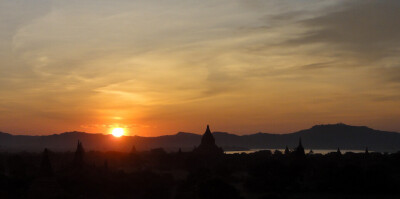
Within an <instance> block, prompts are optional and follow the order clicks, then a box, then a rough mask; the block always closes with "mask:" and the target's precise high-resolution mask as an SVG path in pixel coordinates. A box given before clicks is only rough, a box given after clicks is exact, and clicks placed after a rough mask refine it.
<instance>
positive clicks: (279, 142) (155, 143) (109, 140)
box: [0, 123, 400, 152]
mask: <svg viewBox="0 0 400 199" xmlns="http://www.w3.org/2000/svg"><path fill="white" fill-rule="evenodd" d="M213 135H214V137H215V140H216V144H217V145H219V146H221V147H222V148H224V149H225V150H232V149H237V150H244V149H277V148H285V146H288V147H289V148H294V147H296V146H297V145H298V143H299V139H300V138H301V140H302V143H303V146H304V147H305V148H306V149H336V148H340V149H348V150H364V149H365V148H366V147H368V148H369V150H372V151H381V152H396V151H399V150H400V133H397V132H388V131H380V130H374V129H371V128H368V127H365V126H350V125H346V124H341V123H340V124H326V125H316V126H313V127H312V128H310V129H305V130H301V131H297V132H294V133H289V134H271V133H256V134H250V135H235V134H230V133H226V132H213ZM78 140H80V141H81V142H82V143H83V146H84V147H85V149H86V150H99V151H130V150H131V149H132V147H133V146H135V148H136V149H137V150H139V151H140V150H150V149H153V148H164V149H166V150H167V151H176V150H178V148H182V150H183V151H191V150H192V149H193V148H194V147H196V146H198V145H199V143H200V140H201V135H198V134H193V133H185V132H179V133H177V134H174V135H164V136H159V137H141V136H123V137H120V138H116V137H114V136H112V135H104V134H91V133H84V132H66V133H61V134H54V135H45V136H32V135H11V134H8V133H1V132H0V151H41V150H43V149H44V148H49V149H50V150H53V151H73V150H74V149H75V147H76V144H77V142H78Z"/></svg>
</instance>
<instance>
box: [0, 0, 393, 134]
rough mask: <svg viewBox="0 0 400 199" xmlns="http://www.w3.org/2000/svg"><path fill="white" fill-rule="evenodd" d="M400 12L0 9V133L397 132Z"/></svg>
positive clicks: (327, 6)
mask: <svg viewBox="0 0 400 199" xmlns="http://www.w3.org/2000/svg"><path fill="white" fill-rule="evenodd" d="M399 10H400V1H398V0H387V1H370V0H353V1H331V0H325V1H321V0H318V1H317V0H274V1H262V0H254V1H247V0H218V1H215V0H202V1H198V0H197V1H195V0H169V1H128V0H114V1H109V0H85V1H77V0H69V1H57V0H36V1H29V0H0V131H3V132H9V133H13V134H31V135H44V134H53V133H61V132H65V131H72V130H77V131H85V132H90V133H110V129H112V128H116V127H122V128H125V129H127V133H128V135H142V136H158V135H163V134H172V133H175V132H177V131H186V132H194V133H202V132H203V131H204V126H205V125H206V124H207V123H208V124H210V125H211V126H213V130H215V131H228V132H231V133H237V134H247V133H255V132H259V131H262V132H273V133H288V132H291V131H294V130H299V129H303V128H309V127H311V126H312V125H314V124H322V123H338V122H343V123H347V124H352V125H368V126H370V127H372V128H376V129H382V130H390V131H400V57H399V56H398V55H399V53H400V52H399V50H400V48H399V46H400V20H398V19H400V12H399Z"/></svg>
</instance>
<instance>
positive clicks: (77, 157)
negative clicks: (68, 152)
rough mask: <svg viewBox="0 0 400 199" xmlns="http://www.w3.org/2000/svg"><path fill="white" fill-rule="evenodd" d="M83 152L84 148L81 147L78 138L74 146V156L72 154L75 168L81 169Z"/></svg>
mask: <svg viewBox="0 0 400 199" xmlns="http://www.w3.org/2000/svg"><path fill="white" fill-rule="evenodd" d="M84 154H85V150H84V149H83V146H82V142H80V141H79V140H78V146H77V147H76V151H75V156H74V167H75V168H77V169H81V168H82V167H83V163H84V162H83V156H84Z"/></svg>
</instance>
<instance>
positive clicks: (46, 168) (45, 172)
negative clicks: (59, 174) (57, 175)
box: [40, 148, 53, 177]
mask: <svg viewBox="0 0 400 199" xmlns="http://www.w3.org/2000/svg"><path fill="white" fill-rule="evenodd" d="M40 175H41V176H45V177H48V176H52V175H53V169H52V167H51V163H50V159H49V150H48V149H47V148H45V149H44V151H43V155H42V162H41V164H40Z"/></svg>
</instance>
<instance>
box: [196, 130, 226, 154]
mask: <svg viewBox="0 0 400 199" xmlns="http://www.w3.org/2000/svg"><path fill="white" fill-rule="evenodd" d="M193 152H194V153H199V154H223V153H224V151H223V150H222V148H220V147H218V146H217V145H216V144H215V139H214V136H213V135H212V133H211V130H210V126H209V125H207V129H206V132H205V133H204V134H203V137H202V138H201V143H200V145H199V146H198V147H197V148H195V149H194V150H193Z"/></svg>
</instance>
